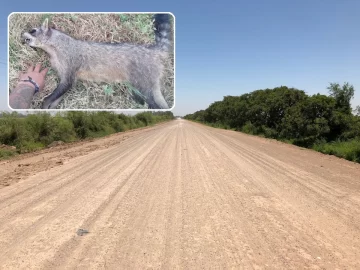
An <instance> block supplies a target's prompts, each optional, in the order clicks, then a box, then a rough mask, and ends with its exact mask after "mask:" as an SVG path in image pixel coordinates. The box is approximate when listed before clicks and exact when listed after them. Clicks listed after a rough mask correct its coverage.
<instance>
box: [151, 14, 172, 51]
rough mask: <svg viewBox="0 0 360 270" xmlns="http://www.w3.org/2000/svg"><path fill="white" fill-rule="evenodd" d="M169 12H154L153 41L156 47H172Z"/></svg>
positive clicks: (165, 48)
mask: <svg viewBox="0 0 360 270" xmlns="http://www.w3.org/2000/svg"><path fill="white" fill-rule="evenodd" d="M170 16H171V15H170V14H155V15H154V19H155V22H154V26H155V42H156V45H155V46H156V47H158V48H160V49H162V50H166V51H168V50H170V49H171V48H172V29H171V21H170Z"/></svg>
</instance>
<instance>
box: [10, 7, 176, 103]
mask: <svg viewBox="0 0 360 270" xmlns="http://www.w3.org/2000/svg"><path fill="white" fill-rule="evenodd" d="M45 18H48V19H49V22H50V25H51V26H52V27H55V28H56V29H59V30H61V31H64V32H65V33H67V34H68V35H70V36H72V37H74V38H77V39H81V40H87V41H97V42H114V43H116V42H130V43H136V44H151V43H153V42H154V30H153V21H152V14H77V13H71V14H70V13H63V14H12V15H11V16H10V18H9V86H10V89H9V91H10V90H11V89H12V88H13V87H14V86H15V85H16V83H17V80H18V75H19V72H22V71H25V70H26V68H27V66H28V65H30V64H34V63H37V62H40V63H42V65H43V66H47V67H50V62H49V57H48V55H47V54H46V53H45V52H44V51H42V50H40V49H38V50H37V51H35V50H33V49H32V48H30V47H27V46H25V45H23V44H22V40H21V34H22V33H23V32H25V31H28V30H30V29H31V28H33V27H38V26H40V25H41V23H42V22H43V20H44V19H45ZM58 82H59V79H58V77H57V74H56V72H55V71H54V70H52V69H50V70H49V72H48V75H47V77H46V86H45V89H44V91H42V93H38V94H36V95H35V96H34V100H33V103H32V107H31V108H32V109H40V108H41V104H42V100H43V98H44V97H45V96H46V95H48V94H49V93H51V92H52V91H53V90H54V89H55V88H56V86H57V84H58ZM162 91H163V95H164V97H165V99H166V101H167V102H168V104H169V106H170V107H172V105H173V104H174V57H173V56H171V57H170V59H169V61H168V62H167V63H166V73H165V76H164V81H163V87H162ZM58 108H60V109H119V108H122V109H147V108H148V105H147V104H146V103H144V104H141V102H139V100H138V99H136V96H134V94H133V92H132V89H131V87H129V86H128V85H126V84H111V85H109V84H105V83H92V82H85V81H77V83H76V85H75V86H74V87H73V88H72V89H71V90H69V91H68V92H67V93H66V94H65V95H64V99H63V100H62V101H61V103H60V105H59V107H58Z"/></svg>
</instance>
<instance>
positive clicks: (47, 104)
mask: <svg viewBox="0 0 360 270" xmlns="http://www.w3.org/2000/svg"><path fill="white" fill-rule="evenodd" d="M74 74H75V73H74V72H71V73H68V74H67V75H66V76H62V77H61V79H60V83H59V85H58V86H57V87H56V89H55V90H54V91H53V92H52V93H51V94H50V95H49V96H47V97H45V98H44V102H43V104H42V108H43V109H55V108H56V106H57V105H58V104H59V103H60V101H61V100H62V98H63V95H64V94H65V92H66V91H68V90H69V89H70V88H71V87H72V86H73V84H74V82H75V75H74Z"/></svg>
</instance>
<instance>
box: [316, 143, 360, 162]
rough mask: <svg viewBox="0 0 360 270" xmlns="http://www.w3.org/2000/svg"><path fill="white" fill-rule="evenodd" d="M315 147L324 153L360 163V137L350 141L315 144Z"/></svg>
mask: <svg viewBox="0 0 360 270" xmlns="http://www.w3.org/2000/svg"><path fill="white" fill-rule="evenodd" d="M313 149H314V150H316V151H319V152H321V153H324V154H328V155H334V156H337V157H341V158H345V159H347V160H350V161H354V162H359V163H360V138H358V139H353V140H349V141H337V142H331V143H322V144H315V145H314V146H313Z"/></svg>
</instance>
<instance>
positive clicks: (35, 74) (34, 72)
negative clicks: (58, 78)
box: [19, 63, 49, 91]
mask: <svg viewBox="0 0 360 270" xmlns="http://www.w3.org/2000/svg"><path fill="white" fill-rule="evenodd" d="M40 70H41V64H40V63H38V64H36V66H35V67H34V66H32V65H31V66H30V67H29V68H28V70H27V72H25V73H21V74H20V76H19V79H20V82H19V84H20V83H24V84H29V85H32V86H33V84H31V83H30V82H23V81H22V80H29V77H30V78H31V79H32V80H33V81H34V82H36V83H37V85H38V86H39V91H42V90H43V89H44V86H45V77H46V74H47V72H48V70H49V68H44V69H43V70H42V71H40Z"/></svg>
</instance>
